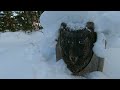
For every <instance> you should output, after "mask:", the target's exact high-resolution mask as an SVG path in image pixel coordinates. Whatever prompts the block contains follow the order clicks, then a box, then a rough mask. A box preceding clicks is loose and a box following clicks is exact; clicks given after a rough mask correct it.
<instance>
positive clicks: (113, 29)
mask: <svg viewBox="0 0 120 90" xmlns="http://www.w3.org/2000/svg"><path fill="white" fill-rule="evenodd" d="M119 18H120V12H119V11H109V12H108V11H102V12H100V11H88V12H87V11H81V12H80V11H69V12H68V11H60V12H58V11H46V12H44V13H43V14H42V16H41V17H40V22H41V25H42V26H43V28H44V29H43V33H41V32H39V31H37V32H33V33H32V34H29V35H28V34H25V33H23V32H6V33H0V78H5V79H6V78H12V79H16V78H23V79H24V78H25V79H86V78H88V79H104V78H120V71H119V63H120V61H119V54H118V53H119V52H120V34H119V33H120V25H119V23H120V19H119ZM62 21H64V22H67V23H68V24H69V26H71V28H79V27H84V26H85V23H86V21H94V22H95V26H96V29H95V31H96V32H97V34H98V39H97V42H96V43H95V46H94V48H93V50H94V52H95V54H96V55H98V56H100V57H103V58H105V65H104V70H103V72H98V71H96V72H92V73H90V74H88V75H86V76H85V77H81V76H72V75H71V72H70V71H69V70H68V69H67V67H66V64H65V63H64V62H63V60H60V61H58V62H56V56H55V45H56V42H55V39H56V38H57V35H58V28H59V26H60V23H61V22H62ZM105 40H106V41H107V46H106V49H105ZM111 48H112V49H111ZM114 48H117V49H114ZM116 53H117V55H116Z"/></svg>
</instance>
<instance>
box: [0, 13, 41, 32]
mask: <svg viewBox="0 0 120 90" xmlns="http://www.w3.org/2000/svg"><path fill="white" fill-rule="evenodd" d="M42 12H43V11H0V32H5V31H6V30H7V31H8V30H9V31H12V32H15V31H19V30H23V31H28V30H33V29H35V25H34V23H39V17H40V15H41V14H42ZM40 28H41V27H40Z"/></svg>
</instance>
